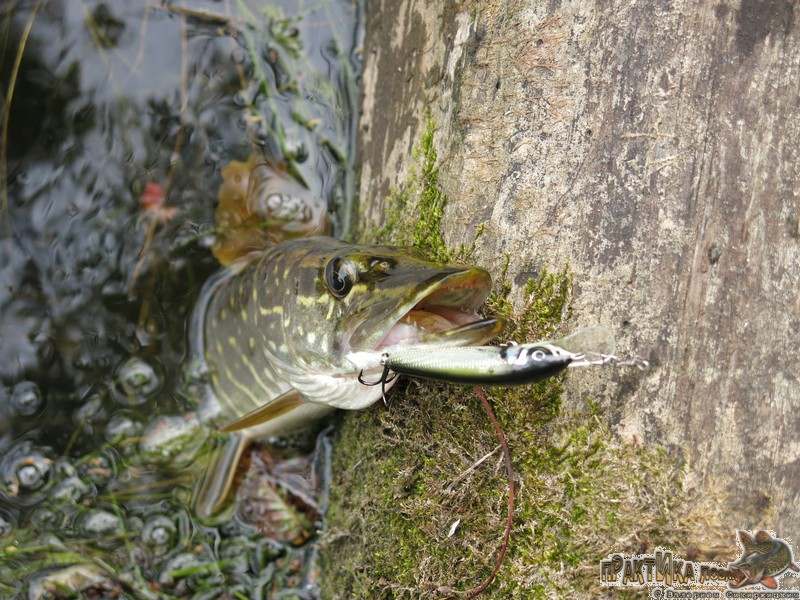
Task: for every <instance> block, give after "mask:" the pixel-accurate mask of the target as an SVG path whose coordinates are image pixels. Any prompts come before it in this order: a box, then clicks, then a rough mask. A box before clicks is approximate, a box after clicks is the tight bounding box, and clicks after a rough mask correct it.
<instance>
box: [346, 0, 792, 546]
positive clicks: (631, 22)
mask: <svg viewBox="0 0 800 600" xmlns="http://www.w3.org/2000/svg"><path fill="white" fill-rule="evenodd" d="M367 19H368V20H367V37H366V47H365V71H364V81H363V90H364V92H363V93H364V97H363V112H364V114H363V118H362V121H361V131H360V139H361V149H360V152H361V157H362V160H363V165H362V175H361V185H360V201H361V205H362V227H374V226H377V225H378V224H380V223H381V221H382V215H383V212H384V209H385V205H384V203H385V199H386V198H387V197H388V196H389V192H390V190H391V189H392V188H393V187H395V186H397V185H399V184H400V182H402V181H403V180H404V178H405V177H406V175H407V171H408V168H409V165H410V163H411V150H412V147H413V146H414V144H415V142H416V141H417V140H418V139H419V136H420V134H421V132H422V130H423V128H424V125H425V121H426V113H430V115H431V116H432V117H433V118H434V120H435V121H436V122H437V123H438V124H439V131H438V133H437V137H436V145H437V148H438V150H439V158H440V159H441V169H440V179H441V181H442V183H443V185H444V188H445V191H446V193H447V196H448V197H449V203H448V204H447V206H446V208H445V216H444V235H445V239H446V240H447V242H448V243H449V244H452V245H454V246H455V245H458V244H459V243H469V242H470V241H471V240H472V239H473V237H474V234H475V230H476V227H478V226H479V225H481V224H484V225H485V233H484V234H483V236H482V237H480V239H479V241H478V244H477V257H478V262H479V263H481V264H482V265H483V266H486V267H489V268H490V269H492V270H493V271H494V272H497V271H499V269H500V266H501V264H502V261H503V256H504V254H506V253H507V254H508V255H510V258H511V262H510V275H511V277H512V280H513V281H515V282H516V283H517V284H518V285H522V284H523V283H524V281H526V280H527V279H528V278H529V277H531V276H532V275H535V274H536V273H537V272H538V271H539V270H540V269H542V268H543V267H560V266H561V265H564V264H569V265H571V268H572V271H573V272H574V274H575V299H574V314H575V323H574V326H575V327H577V326H580V325H584V324H592V323H597V322H599V323H604V324H608V325H610V326H612V327H613V328H614V329H615V330H616V331H617V332H618V333H619V347H620V348H619V349H620V351H621V352H635V353H638V354H640V355H643V356H646V357H647V358H649V359H650V361H651V363H652V365H653V368H652V369H651V370H650V371H649V372H647V373H646V374H644V375H641V374H639V373H627V372H622V371H620V372H617V373H613V374H610V373H609V372H608V371H604V372H595V373H592V374H581V375H571V376H570V378H569V379H568V382H567V385H566V387H567V394H568V396H569V398H570V401H572V402H582V401H584V400H585V399H586V398H594V399H599V400H601V401H602V406H603V408H604V411H605V413H606V414H607V416H608V418H609V419H610V421H611V422H612V423H614V425H615V426H616V428H617V431H618V432H619V433H620V434H621V435H622V436H624V437H626V438H629V439H631V438H636V439H640V440H643V441H645V442H646V443H648V444H662V445H666V446H668V447H671V448H674V449H676V450H677V451H680V452H682V453H683V454H684V456H685V458H686V460H687V461H688V462H689V464H690V465H691V472H692V473H693V474H694V477H695V478H696V480H697V482H698V483H702V484H703V485H707V486H712V487H717V486H720V485H721V486H722V487H723V488H724V489H726V490H727V491H728V492H729V494H730V495H729V505H730V512H729V514H728V518H729V522H730V525H731V527H752V526H755V525H759V524H760V525H763V526H768V527H769V528H771V529H774V530H776V531H777V532H778V534H779V535H782V536H788V537H794V539H799V538H800V535H799V534H800V512H798V511H797V510H795V509H794V507H796V506H797V504H798V500H799V499H800V498H798V496H800V441H798V436H797V432H798V431H800V412H798V411H797V408H798V405H800V392H799V391H798V373H800V368H798V363H797V359H796V349H795V347H794V344H795V342H796V340H798V339H800V294H799V293H798V291H799V290H800V231H799V230H798V215H799V214H800V212H799V210H800V207H799V205H798V181H799V180H800V179H799V178H798V169H800V166H798V165H800V162H799V161H798V159H799V158H800V157H798V153H799V152H800V144H799V143H798V140H799V139H800V137H799V134H800V125H799V124H800V91H799V90H800V88H799V87H798V81H800V35H798V33H799V31H798V30H800V9H795V6H794V3H793V2H791V1H790V0H742V2H741V3H737V2H724V1H722V2H716V3H711V2H701V3H697V2H690V1H688V0H675V1H669V0H650V1H647V2H631V1H624V2H619V1H615V2H604V3H597V2H588V1H583V0H579V1H575V2H559V1H557V0H550V1H533V0H507V1H500V0H482V1H480V2H474V3H466V2H464V3H454V2H439V3H433V2H428V1H426V0H375V1H372V2H370V3H369V7H368V15H367Z"/></svg>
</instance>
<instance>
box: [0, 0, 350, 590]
mask: <svg viewBox="0 0 800 600" xmlns="http://www.w3.org/2000/svg"><path fill="white" fill-rule="evenodd" d="M361 21H362V19H361V5H360V3H358V2H356V3H353V2H349V1H345V0H322V1H320V2H299V3H298V2H289V1H285V2H272V1H271V2H262V1H256V0H247V1H244V0H225V1H218V0H216V1H212V0H208V1H200V0H198V1H193V2H189V1H188V0H186V1H183V2H172V3H166V2H165V3H138V2H137V3H119V2H105V3H104V2H97V1H94V0H82V1H76V2H72V1H71V0H70V1H66V0H62V1H56V0H51V1H46V0H33V1H22V0H20V1H13V0H12V1H11V2H7V3H5V4H4V6H3V7H2V8H1V9H0V39H1V40H2V43H0V78H1V79H2V82H3V85H2V102H3V112H2V116H3V119H2V120H1V121H0V125H1V126H2V128H1V129H0V596H2V597H3V598H7V597H8V598H14V597H30V598H45V597H71V596H72V595H74V594H76V593H83V594H85V595H88V596H90V597H91V596H94V597H115V596H124V597H141V598H170V597H197V598H213V597H217V596H219V594H220V593H221V592H222V590H225V591H226V592H227V593H228V597H235V598H261V597H265V596H267V595H274V594H278V593H280V594H281V595H282V596H281V597H291V596H292V595H294V596H296V597H304V595H305V594H308V593H313V590H314V582H313V573H311V572H310V571H309V565H310V564H311V562H310V557H311V556H312V555H313V553H314V552H315V550H314V548H313V544H309V543H308V541H309V540H313V537H314V535H315V532H316V527H317V525H318V522H319V518H320V512H321V508H322V506H321V505H320V504H324V498H321V497H320V494H319V493H318V492H319V487H320V486H321V485H322V483H324V481H322V480H323V479H324V469H320V468H319V465H318V464H315V463H314V461H312V460H307V459H306V458H304V454H303V453H308V452H310V451H311V450H313V447H311V446H310V445H309V444H308V443H306V442H305V441H303V440H300V442H298V445H299V446H301V450H300V451H298V450H297V449H294V448H284V449H282V450H279V451H275V450H274V449H273V451H272V452H270V453H265V452H263V451H262V449H260V448H257V449H256V450H254V452H253V453H252V455H251V456H250V457H249V465H247V467H248V468H247V470H246V471H244V470H243V471H242V472H241V473H239V474H238V475H237V476H238V477H239V478H240V479H241V480H242V485H241V486H240V489H241V491H240V502H239V503H238V508H237V510H236V512H235V513H231V512H230V511H229V513H228V514H226V515H223V517H222V518H220V519H219V520H218V521H217V522H215V523H212V524H208V523H200V522H198V521H197V520H196V519H194V518H193V517H192V514H191V511H190V510H189V508H188V505H189V501H190V494H191V486H192V481H193V477H194V473H195V471H197V470H198V469H200V468H202V466H203V461H204V459H205V456H206V454H207V452H206V449H207V446H208V444H207V443H206V442H207V441H208V440H210V439H211V438H213V434H212V433H211V432H210V431H209V430H208V429H206V428H205V427H204V426H203V425H202V424H201V423H200V422H199V421H198V419H197V418H196V417H195V416H194V415H193V413H192V410H193V408H194V400H195V397H196V394H197V387H198V386H199V385H200V382H198V381H195V380H193V378H192V375H191V373H192V371H191V369H187V368H186V365H185V364H184V356H185V350H186V349H185V330H184V328H185V323H186V317H187V315H188V313H189V311H190V310H191V307H192V305H193V303H194V300H195V298H196V296H197V293H198V291H199V288H200V286H201V284H202V283H203V281H204V280H205V279H206V278H207V277H208V275H209V274H210V273H212V272H213V271H214V270H215V269H216V268H217V263H216V262H215V261H214V259H213V258H212V256H211V253H210V247H211V245H212V243H213V235H214V233H215V232H214V219H213V214H214V206H215V201H216V190H217V189H218V188H219V186H220V185H221V183H222V170H223V169H224V167H225V166H226V165H227V164H230V163H231V162H232V161H245V160H246V159H247V158H248V157H249V156H250V155H252V154H253V153H254V152H256V153H261V154H263V155H265V156H267V157H269V158H270V159H271V160H273V161H275V162H277V163H280V164H281V165H282V166H283V168H284V169H285V171H286V173H287V174H288V176H289V177H291V178H293V180H295V181H297V182H298V184H300V185H302V186H305V187H306V188H307V189H308V190H309V191H310V192H311V193H313V194H314V195H316V196H317V197H320V198H323V199H324V200H325V201H326V202H327V203H328V207H329V212H330V219H331V221H332V223H333V227H334V231H335V232H336V233H337V234H338V235H347V234H348V232H349V230H350V220H351V217H350V215H351V213H352V210H353V208H352V204H351V200H352V197H353V185H354V173H353V164H354V152H353V149H354V132H355V106H356V82H357V78H358V73H359V70H360V56H359V48H360V43H361V33H360V31H361ZM323 445H324V442H323ZM324 452H325V448H324V447H323V448H321V449H318V451H317V452H316V454H315V456H318V457H319V456H321V455H323V456H324ZM276 472H277V473H279V474H282V475H284V477H283V478H282V479H281V481H277V480H274V479H271V477H272V476H273V475H274V474H275V473H276ZM270 473H271V474H272V475H270ZM263 533H267V534H268V536H269V537H265V536H264V535H263Z"/></svg>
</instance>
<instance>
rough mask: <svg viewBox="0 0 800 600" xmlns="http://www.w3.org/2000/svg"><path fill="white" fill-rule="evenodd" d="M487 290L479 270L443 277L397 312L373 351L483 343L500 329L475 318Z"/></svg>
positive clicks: (484, 276)
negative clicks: (395, 317) (393, 347)
mask: <svg viewBox="0 0 800 600" xmlns="http://www.w3.org/2000/svg"><path fill="white" fill-rule="evenodd" d="M490 289H491V278H490V277H489V275H488V273H486V272H485V271H483V270H482V269H465V270H463V271H458V272H456V273H452V274H450V275H447V276H446V277H444V278H442V279H440V280H439V281H437V282H435V283H432V284H431V285H429V286H427V287H426V288H425V289H424V290H422V291H421V292H420V293H419V294H418V295H417V296H416V297H415V298H414V299H413V303H411V304H410V305H409V306H405V307H403V308H402V309H401V311H400V314H399V316H398V318H397V319H396V321H395V323H394V325H392V326H391V328H390V329H389V330H388V331H387V332H386V334H385V335H384V336H383V338H382V339H381V340H380V341H379V342H378V344H377V346H376V347H375V350H381V349H384V348H388V347H391V346H397V345H447V346H465V345H475V344H482V343H485V342H487V341H488V340H490V339H491V338H492V337H494V336H495V335H497V333H499V331H500V329H501V328H502V325H503V323H502V322H501V321H500V320H498V319H484V318H483V317H481V316H480V315H479V314H478V309H479V308H480V307H481V305H482V304H483V303H484V301H485V300H486V297H487V296H488V295H489V291H490Z"/></svg>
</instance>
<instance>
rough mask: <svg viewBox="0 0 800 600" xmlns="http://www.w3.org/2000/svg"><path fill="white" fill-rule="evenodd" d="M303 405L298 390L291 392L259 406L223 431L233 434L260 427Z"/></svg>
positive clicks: (226, 426) (229, 424)
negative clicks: (256, 426)
mask: <svg viewBox="0 0 800 600" xmlns="http://www.w3.org/2000/svg"><path fill="white" fill-rule="evenodd" d="M302 403H303V398H302V397H301V396H300V393H299V392H298V391H297V390H294V389H292V390H289V391H288V392H286V393H285V394H282V395H281V396H278V397H277V398H276V399H275V400H273V401H271V402H268V403H267V404H264V405H263V406H259V407H258V408H257V409H255V410H251V411H250V412H249V413H247V414H246V415H245V416H243V417H240V418H239V419H236V420H235V421H233V422H232V423H228V424H227V425H225V427H223V428H222V431H225V432H231V431H239V430H241V429H247V428H248V427H253V426H255V425H260V424H261V423H263V422H265V421H269V420H270V419H274V418H275V417H279V416H281V415H282V414H285V413H287V412H289V411H290V410H292V409H293V408H297V407H298V406H300V405H301V404H302Z"/></svg>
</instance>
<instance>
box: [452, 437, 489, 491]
mask: <svg viewBox="0 0 800 600" xmlns="http://www.w3.org/2000/svg"><path fill="white" fill-rule="evenodd" d="M498 450H500V446H495V448H494V450H492V451H491V452H487V453H486V454H484V455H483V456H482V457H480V458H479V459H478V460H476V461H475V462H474V463H472V465H470V467H469V468H468V469H467V470H466V471H464V472H462V473H460V474H459V476H458V477H456V478H455V479H454V480H453V481H452V482H451V483H450V485H448V486H447V487H446V488H445V491H446V492H450V491H452V489H453V488H454V487H455V486H456V484H457V483H458V482H460V481H461V480H462V479H464V478H465V477H466V476H467V475H469V474H470V473H472V472H473V471H474V470H475V469H477V468H478V467H480V466H481V465H482V464H483V463H484V462H485V461H486V460H487V459H489V458H491V456H492V455H493V454H494V453H495V452H497V451H498Z"/></svg>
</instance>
